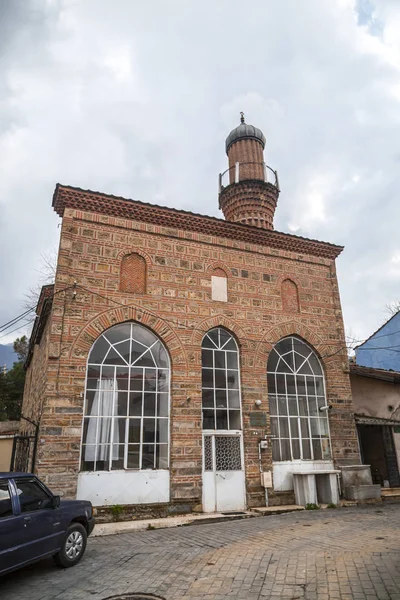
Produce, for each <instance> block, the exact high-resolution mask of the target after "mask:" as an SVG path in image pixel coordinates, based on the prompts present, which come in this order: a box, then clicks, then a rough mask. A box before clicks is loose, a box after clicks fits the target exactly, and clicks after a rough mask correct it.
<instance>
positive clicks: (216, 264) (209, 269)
mask: <svg viewBox="0 0 400 600" xmlns="http://www.w3.org/2000/svg"><path fill="white" fill-rule="evenodd" d="M218 269H220V270H221V271H223V272H224V273H225V277H226V278H228V277H229V275H230V274H231V271H230V269H229V267H228V266H227V265H226V264H225V263H224V262H221V261H219V260H218V261H215V262H212V263H210V264H209V265H208V267H207V273H210V274H211V275H212V273H213V271H216V270H218Z"/></svg>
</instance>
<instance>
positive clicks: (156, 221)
mask: <svg viewBox="0 0 400 600" xmlns="http://www.w3.org/2000/svg"><path fill="white" fill-rule="evenodd" d="M52 205H53V207H54V210H55V211H56V212H57V214H58V215H60V217H62V216H63V214H64V210H65V208H67V207H68V208H74V209H77V210H86V211H88V212H94V213H101V214H105V215H109V216H115V217H120V218H125V219H132V220H136V221H142V222H144V223H152V224H153V225H158V226H165V227H173V228H178V229H182V230H186V231H196V232H199V233H201V234H206V235H213V236H218V237H225V238H230V239H233V240H239V241H244V242H247V243H250V244H258V245H261V246H269V247H272V248H280V249H283V250H287V251H291V252H297V253H300V254H309V255H312V256H321V257H324V258H329V259H335V258H336V257H337V256H339V254H340V253H341V252H342V250H343V246H336V245H335V244H329V243H327V242H320V241H318V240H313V239H308V238H304V237H300V236H296V235H291V234H288V233H281V232H279V231H270V230H265V229H261V228H258V227H253V226H251V225H245V224H243V223H232V222H229V221H225V220H224V219H217V218H216V217H209V216H205V215H199V214H196V213H193V212H189V211H184V210H177V209H175V208H168V207H165V206H158V205H156V204H148V203H145V202H140V201H138V200H129V199H126V198H121V197H118V196H113V195H111V194H103V193H101V192H93V191H91V190H82V189H81V188H76V187H72V186H65V185H61V184H59V183H58V184H57V185H56V188H55V190H54V195H53V203H52Z"/></svg>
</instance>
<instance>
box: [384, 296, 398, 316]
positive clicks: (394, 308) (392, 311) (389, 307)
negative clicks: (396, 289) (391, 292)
mask: <svg viewBox="0 0 400 600" xmlns="http://www.w3.org/2000/svg"><path fill="white" fill-rule="evenodd" d="M399 310H400V300H395V301H394V302H389V303H388V304H386V305H385V311H386V312H387V313H389V315H390V316H391V317H394V315H397V313H398V312H399Z"/></svg>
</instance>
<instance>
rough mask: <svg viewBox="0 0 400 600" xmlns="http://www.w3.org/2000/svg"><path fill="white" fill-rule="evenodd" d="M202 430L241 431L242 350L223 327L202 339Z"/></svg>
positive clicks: (213, 330)
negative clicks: (240, 366)
mask: <svg viewBox="0 0 400 600" xmlns="http://www.w3.org/2000/svg"><path fill="white" fill-rule="evenodd" d="M201 349H202V350H201V357H202V401H203V429H226V430H232V429H233V430H240V429H241V428H242V424H241V412H240V404H241V401H240V400H241V398H240V373H239V351H238V347H237V344H236V341H235V340H234V338H233V337H232V336H231V334H230V333H228V332H227V331H225V329H221V328H220V327H218V328H216V329H212V330H211V331H209V332H208V333H207V334H206V335H205V336H204V338H203V342H202V345H201Z"/></svg>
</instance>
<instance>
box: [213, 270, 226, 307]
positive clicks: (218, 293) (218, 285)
mask: <svg viewBox="0 0 400 600" xmlns="http://www.w3.org/2000/svg"><path fill="white" fill-rule="evenodd" d="M211 298H212V300H216V301H217V302H228V280H227V278H226V277H215V276H214V275H212V277H211Z"/></svg>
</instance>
